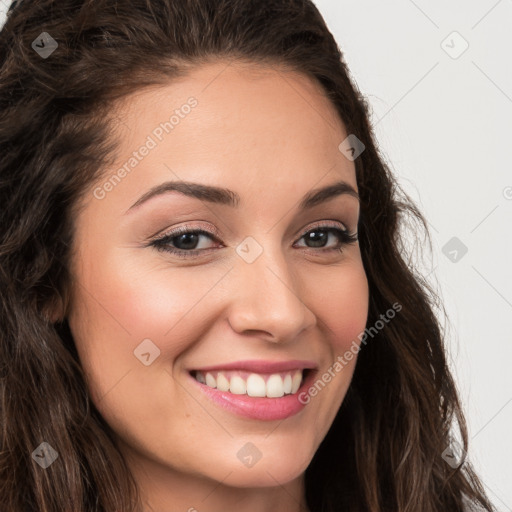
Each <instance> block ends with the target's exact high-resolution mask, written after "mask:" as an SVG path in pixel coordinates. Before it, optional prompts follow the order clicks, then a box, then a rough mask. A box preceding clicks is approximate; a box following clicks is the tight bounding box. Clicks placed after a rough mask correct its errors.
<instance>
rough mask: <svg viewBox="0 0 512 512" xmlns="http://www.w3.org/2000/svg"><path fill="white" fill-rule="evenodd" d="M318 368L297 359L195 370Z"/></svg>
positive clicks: (264, 370) (308, 362) (220, 365)
mask: <svg viewBox="0 0 512 512" xmlns="http://www.w3.org/2000/svg"><path fill="white" fill-rule="evenodd" d="M316 367H317V365H316V363H315V362H313V361H300V360H297V359H295V360H289V361H263V360H248V361H235V362H232V363H224V364H216V365H214V366H204V367H202V368H194V369H193V370H195V371H199V372H208V371H222V370H243V371H247V372H254V373H278V372H286V371H289V370H304V369H316Z"/></svg>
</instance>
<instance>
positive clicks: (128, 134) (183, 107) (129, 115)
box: [103, 61, 356, 204]
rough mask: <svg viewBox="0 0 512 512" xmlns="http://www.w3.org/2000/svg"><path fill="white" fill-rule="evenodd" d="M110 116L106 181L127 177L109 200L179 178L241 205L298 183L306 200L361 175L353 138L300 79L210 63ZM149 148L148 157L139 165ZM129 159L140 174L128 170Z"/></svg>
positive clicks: (274, 70) (314, 87) (133, 196)
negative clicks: (234, 197)
mask: <svg viewBox="0 0 512 512" xmlns="http://www.w3.org/2000/svg"><path fill="white" fill-rule="evenodd" d="M191 99H192V101H191ZM191 105H193V106H192V107H191ZM113 113H114V118H115V119H116V120H117V121H116V126H115V133H116V136H117V138H118V140H119V142H120V146H119V151H118V160H117V161H116V163H115V164H114V165H113V166H111V167H110V168H109V169H107V172H106V173H105V175H104V177H103V181H105V179H108V177H109V176H111V175H113V174H114V173H115V172H116V170H117V169H120V168H121V166H123V165H124V168H125V169H126V170H127V171H128V172H124V173H123V180H122V183H120V184H119V186H117V185H116V186H115V190H114V191H113V192H112V193H109V201H110V200H114V199H115V198H117V199H120V200H123V201H131V202H134V201H136V200H137V196H138V195H140V192H141V191H143V190H145V189H148V188H150V187H151V186H154V185H155V184H158V183H159V182H164V181H169V180H180V179H181V180H186V181H197V182H201V183H208V184H212V185H222V186H226V187H229V188H232V189H234V190H237V191H239V193H240V195H241V196H244V195H245V194H246V193H247V192H249V191H250V192H251V194H254V192H256V191H257V190H258V187H261V189H262V192H263V191H265V190H267V192H270V191H271V190H268V187H269V185H270V186H272V187H274V188H279V187H283V189H288V190H290V184H294V183H295V184H297V185H296V188H297V189H299V193H300V192H302V193H303V191H302V189H303V188H304V192H305V191H306V190H307V189H308V188H313V187H314V186H315V185H317V184H318V183H319V182H320V181H321V180H322V179H324V178H325V177H327V181H334V180H335V179H343V180H345V181H347V182H348V183H351V184H352V185H353V186H354V188H356V180H355V167H354V165H353V163H352V162H350V161H349V160H347V159H346V158H345V157H344V156H343V155H342V154H341V152H340V151H339V149H338V146H339V144H340V143H341V142H342V141H343V140H344V139H345V138H346V136H347V133H346V131H345V127H344V125H343V123H342V121H341V120H340V118H339V116H338V114H337V112H336V110H335V107H334V105H333V104H332V103H331V102H330V100H329V99H328V98H327V96H326V94H325V91H324V90H323V88H322V87H321V86H320V84H318V83H317V82H316V81H315V80H313V79H311V78H309V77H307V76H305V75H303V74H300V73H298V72H296V71H291V70H288V69H284V68H282V67H278V66H269V65H261V64H249V63H239V62H232V61H231V62H226V61H221V62H213V63H209V64H205V65H202V66H200V67H197V68H192V69H191V70H190V71H189V72H188V73H187V74H186V75H185V76H183V77H180V78H178V79H173V80H172V81H170V82H169V83H168V84H163V85H158V86H155V87H150V88H146V89H143V90H140V91H137V92H136V93H134V94H131V95H130V96H128V97H127V98H125V99H124V100H123V101H122V102H119V103H118V104H117V105H116V107H115V109H114V110H113ZM143 146H148V147H149V146H151V149H150V150H149V151H144V153H145V154H144V156H143V157H142V158H141V157H140V155H138V156H137V157H135V156H134V152H136V151H137V149H139V148H142V147H143ZM135 159H137V161H136V162H135V161H134V160H135ZM130 160H131V161H132V164H135V165H132V166H129V165H128V166H127V165H126V164H127V163H128V162H129V161H130ZM328 174H330V176H327V175H328ZM329 178H331V179H330V180H329ZM301 184H303V185H301ZM321 184H322V183H320V185H321ZM120 190H122V191H123V192H122V194H120V193H119V191H120ZM301 195H302V194H301ZM130 204H131V203H130Z"/></svg>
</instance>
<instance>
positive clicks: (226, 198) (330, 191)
mask: <svg viewBox="0 0 512 512" xmlns="http://www.w3.org/2000/svg"><path fill="white" fill-rule="evenodd" d="M169 192H178V193H180V194H183V195H185V196H188V197H193V198H195V199H200V200H202V201H208V202H210V203H216V204H222V205H227V206H230V207H232V208H238V206H239V204H240V196H239V195H238V194H237V193H236V192H234V191H232V190H229V189H227V188H222V187H215V186H212V185H204V184H201V183H194V182H190V181H168V182H165V183H161V184H160V185H156V186H155V187H153V188H151V189H150V190H148V192H146V193H145V194H143V195H142V196H141V197H140V198H139V199H138V200H137V201H136V202H135V203H134V204H132V206H130V208H128V210H127V211H126V213H128V212H129V211H131V210H133V209H135V208H137V207H138V206H140V205H141V204H142V203H145V202H146V201H149V200H150V199H152V198H153V197H155V196H158V195H162V194H166V193H169ZM343 194H347V195H349V196H352V197H355V198H356V199H357V200H358V201H359V200H360V199H359V194H358V193H357V192H356V190H355V189H354V188H353V187H352V185H350V184H349V183H347V182H346V181H338V182H336V183H333V184H331V185H327V186H326V187H323V188H319V189H314V190H311V191H310V192H308V193H307V194H306V195H305V196H304V197H303V198H302V200H301V202H300V204H299V210H300V211H304V210H307V209H310V208H313V207H314V206H316V205H318V204H320V203H323V202H325V201H328V200H330V199H333V198H334V197H337V196H339V195H343ZM126 213H125V215H126Z"/></svg>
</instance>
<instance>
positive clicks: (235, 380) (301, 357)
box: [69, 62, 368, 487]
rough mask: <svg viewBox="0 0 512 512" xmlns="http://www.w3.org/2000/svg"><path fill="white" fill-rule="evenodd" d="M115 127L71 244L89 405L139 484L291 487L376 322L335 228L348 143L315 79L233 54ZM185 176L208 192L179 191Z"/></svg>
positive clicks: (163, 91) (346, 213) (135, 106)
mask: <svg viewBox="0 0 512 512" xmlns="http://www.w3.org/2000/svg"><path fill="white" fill-rule="evenodd" d="M172 116H174V117H172ZM117 117H118V118H119V125H118V126H117V128H116V134H117V135H118V136H119V137H120V138H121V151H120V153H119V155H118V161H117V162H116V164H115V165H113V166H111V167H109V169H108V170H107V172H106V174H105V177H104V178H103V179H102V181H101V182H98V183H96V184H95V186H94V187H93V188H91V190H90V192H89V193H88V194H87V195H86V198H85V202H84V208H83V210H82V211H81V213H80V214H79V216H78V218H76V237H75V241H74V242H75V251H76V252H75V254H74V259H73V267H72V273H73V275H74V277H75V281H76V282H75V283H74V285H73V296H72V303H71V310H70V315H69V324H70V327H71V330H72V333H73V336H74V339H75V343H76V346H77V349H78V352H79V355H80V359H81V362H82V364H83V367H84V370H85V372H86V375H87V378H88V384H89V387H90V391H91V396H92V399H93V402H94V403H95V405H96V407H97V408H98V410H99V411H100V413H101V414H102V415H103V417H104V418H105V419H106V421H107V422H108V423H109V425H110V426H111V427H112V428H113V430H114V431H115V432H116V434H117V436H118V440H119V444H120V446H121V447H122V449H123V450H124V452H125V453H126V455H127V456H128V457H129V459H130V460H131V461H132V463H133V465H134V467H135V466H137V467H139V468H144V471H145V472H146V473H147V474H154V475H156V474H157V473H158V474H160V475H170V474H175V475H182V476H183V475H188V476H190V477H199V478H207V479H212V480H214V481H217V482H220V481H222V482H223V484H225V485H231V486H234V487H263V486H276V485H278V484H284V483H286V482H290V481H291V480H293V479H296V478H298V477H300V476H301V475H302V473H303V472H304V471H305V469H306V467H307V466H308V464H309V462H310V461H311V459H312V457H313V455H314V453H315V451H316V450H317V448H318V446H319V444H320V442H321V441H322V439H323V438H324V436H325V435H326V433H327V431H328V429H329V427H330V426H331V423H332V421H333V419H334V417H335V415H336V412H337V411H338V409H339V407H340V404H341V402H342V401H343V398H344V396H345V394H346V391H347V388H348V386H349V383H350V380H351V377H352V374H353V371H354V367H355V363H356V357H354V358H352V359H351V360H344V363H343V368H342V369H341V370H339V367H337V368H338V370H336V369H335V363H336V361H339V359H338V356H342V357H343V354H344V353H345V352H346V351H347V350H349V348H350V347H353V346H354V341H356V342H357V343H358V335H359V334H360V333H361V332H362V331H364V328H365V325H366V319H367V313H368V284H367V279H366V275H365V271H364V268H363V264H362V260H361V254H360V250H359V246H358V244H357V242H355V243H354V242H352V243H344V238H343V236H342V235H340V232H341V231H343V230H348V231H349V232H350V233H354V232H356V230H357V223H358V217H359V202H358V199H357V197H355V196H354V195H351V194H350V193H347V192H346V190H347V189H348V188H349V187H352V188H353V189H354V190H355V191H357V184H356V176H355V165H354V162H353V161H351V160H350V159H348V158H347V157H346V156H345V155H344V154H343V153H342V152H341V151H340V149H339V148H338V146H339V145H340V143H341V142H342V141H344V140H345V138H346V137H347V136H348V135H349V134H348V133H347V132H346V131H345V129H344V126H343V125H342V123H341V122H340V121H339V119H338V118H337V115H336V112H335V110H334V108H333V107H332V105H331V104H330V102H329V101H328V99H326V97H325V96H324V95H323V93H322V90H321V89H320V86H318V85H316V84H314V83H313V82H312V81H310V80H309V79H308V78H306V77H304V76H302V75H300V74H296V73H292V72H289V71H288V72H286V71H283V70H281V71H279V72H276V71H274V70H273V69H271V68H264V67H261V66H256V65H253V66H250V67H247V66H242V65H241V64H234V63H232V64H231V65H228V64H227V63H226V62H216V63H211V64H208V65H204V66H202V67H201V68H198V69H196V70H195V71H193V72H192V73H191V74H190V75H188V77H187V78H182V79H180V80H178V81H175V82H173V83H172V84H171V85H168V86H164V87H160V88H151V89H146V90H144V91H141V92H139V93H137V94H135V95H132V96H131V97H130V98H129V101H126V102H124V103H123V104H122V105H120V106H119V108H118V110H117ZM165 123H167V124H165ZM144 148H145V149H144ZM125 164H126V165H125ZM123 166H124V172H123V171H122V170H120V169H121V168H122V167H123ZM182 182H188V183H189V184H194V186H196V187H197V186H198V185H201V186H202V187H205V188H204V189H201V190H199V189H196V188H192V186H190V187H189V188H187V187H186V186H185V187H183V186H181V187H180V190H181V192H180V191H179V190H174V191H173V190H171V189H170V186H171V185H176V184H180V183H181V184H182V185H183V183H182ZM340 182H345V183H346V187H345V189H343V188H338V191H337V193H336V194H323V196H322V194H320V196H315V197H316V199H317V200H314V201H310V202H309V204H303V203H305V200H306V199H307V198H311V197H313V195H314V194H315V192H317V191H318V190H320V189H323V188H325V187H329V186H331V185H335V184H338V183H340ZM164 185H165V186H167V189H164V188H163V186H164ZM155 187H161V188H160V189H159V191H160V193H156V194H153V195H151V197H149V196H148V193H149V192H150V191H154V190H155ZM206 187H216V188H220V189H223V190H225V189H226V190H227V189H229V190H230V191H232V192H230V193H229V194H227V195H226V197H225V193H224V192H222V194H221V193H220V192H218V191H213V192H207V193H206V192H205V190H206ZM344 190H345V192H344ZM235 195H236V198H237V199H236V201H235V204H231V203H230V202H229V201H228V200H227V199H226V198H233V197H234V196H235ZM141 198H142V199H141ZM134 205H135V206H134ZM178 228H180V229H186V230H187V231H189V232H192V233H191V234H188V235H183V234H181V236H179V234H178V233H176V232H175V231H176V230H177V229H178ZM320 228H322V230H320ZM197 230H201V232H202V233H197ZM337 230H340V231H337ZM171 235H172V236H171ZM164 236H167V238H165V239H164V238H163V237H164ZM157 239H159V240H160V241H158V242H154V241H155V240H157ZM340 249H341V250H340ZM171 250H175V251H177V253H172V252H170V251H171ZM182 256H183V257H182ZM273 365H274V366H273ZM304 369H309V371H304V372H303V370H304ZM207 370H209V371H207ZM222 370H224V371H222ZM198 371H199V373H194V372H198ZM326 372H327V373H329V372H330V379H328V377H329V375H327V377H325V376H324V377H322V376H323V375H324V374H326ZM207 373H208V374H209V375H207ZM303 373H304V374H305V376H306V378H307V382H302V384H301V383H300V379H301V375H302V374H303ZM194 375H195V377H194ZM196 377H197V378H196ZM198 379H199V380H198ZM200 381H203V382H204V381H206V383H201V382H200ZM318 381H320V383H321V384H320V385H319V384H318ZM315 383H317V392H316V393H315V392H313V393H312V394H309V393H307V392H306V391H307V390H308V389H310V388H311V386H313V387H314V385H315ZM299 385H300V386H301V387H300V388H299V389H298V391H296V389H297V386H299ZM212 386H217V388H214V387H212ZM219 388H220V389H219ZM294 391H295V392H294ZM283 393H284V396H280V395H283ZM262 395H265V396H262ZM267 395H270V397H268V396H267ZM340 463H342V461H340ZM152 472H153V473H152ZM155 478H156V477H155Z"/></svg>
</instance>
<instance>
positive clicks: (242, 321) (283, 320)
mask: <svg viewBox="0 0 512 512" xmlns="http://www.w3.org/2000/svg"><path fill="white" fill-rule="evenodd" d="M235 261H236V263H235V269H234V272H233V278H234V280H235V284H234V286H235V287H236V290H234V292H233V294H232V297H233V304H232V307H231V309H230V311H231V314H230V316H229V323H230V324H231V326H232V328H233V329H234V330H236V331H237V332H240V333H241V332H243V331H247V330H250V331H254V330H257V331H266V332H267V333H269V334H271V335H272V337H273V338H275V341H285V340H287V339H291V338H294V337H296V336H297V335H298V334H299V333H300V332H301V331H302V330H304V329H306V328H308V327H310V326H311V325H313V324H314V322H315V316H314V314H313V312H312V311H311V310H310V309H309V308H308V307H307V305H306V304H305V303H304V302H303V301H304V297H302V296H301V291H300V289H299V287H298V286H297V282H296V281H295V280H294V279H293V273H292V272H290V268H289V262H287V260H286V258H285V257H284V255H283V253H282V251H281V250H280V246H279V247H275V248H274V247H270V245H269V242H268V241H267V242H266V243H265V247H263V245H262V244H259V243H258V242H256V241H255V240H254V239H251V237H248V238H247V239H246V240H244V241H243V242H242V243H241V244H239V246H238V247H237V259H236V260H235Z"/></svg>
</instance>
